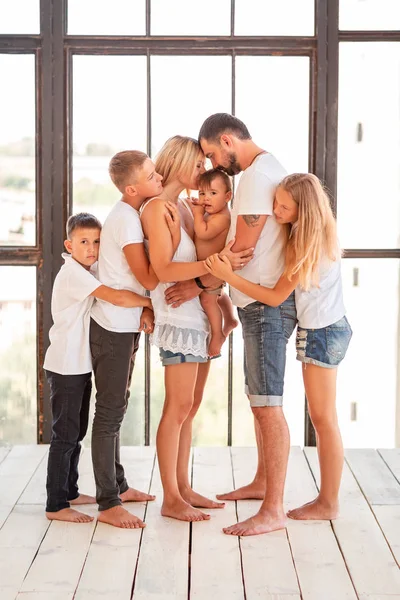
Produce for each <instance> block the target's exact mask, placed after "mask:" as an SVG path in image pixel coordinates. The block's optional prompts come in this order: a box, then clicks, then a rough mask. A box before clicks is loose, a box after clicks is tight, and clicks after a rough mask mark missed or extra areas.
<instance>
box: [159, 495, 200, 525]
mask: <svg viewBox="0 0 400 600" xmlns="http://www.w3.org/2000/svg"><path fill="white" fill-rule="evenodd" d="M161 514H162V516H163V517H171V518H172V519H178V521H208V519H209V518H210V515H207V514H206V513H203V512H201V510H198V509H197V508H193V506H190V504H188V503H187V502H185V501H184V500H178V501H175V502H173V503H171V504H166V503H165V501H164V503H163V505H162V507H161Z"/></svg>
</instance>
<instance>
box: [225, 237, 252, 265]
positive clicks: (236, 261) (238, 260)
mask: <svg viewBox="0 0 400 600" xmlns="http://www.w3.org/2000/svg"><path fill="white" fill-rule="evenodd" d="M234 243H235V239H233V240H231V241H230V242H229V244H227V245H226V246H225V248H224V249H223V250H221V252H220V253H219V256H220V258H222V257H227V258H228V259H229V262H230V263H231V265H232V269H233V270H234V271H237V270H238V269H243V267H244V266H245V265H247V263H248V262H250V261H251V259H252V258H253V255H254V248H247V250H240V251H239V252H232V250H231V248H232V246H233V244H234Z"/></svg>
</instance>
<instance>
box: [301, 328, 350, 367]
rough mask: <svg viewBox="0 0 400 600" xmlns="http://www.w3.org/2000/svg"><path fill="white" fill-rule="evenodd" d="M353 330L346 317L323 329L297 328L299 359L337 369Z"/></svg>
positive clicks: (303, 361)
mask: <svg viewBox="0 0 400 600" xmlns="http://www.w3.org/2000/svg"><path fill="white" fill-rule="evenodd" d="M352 335H353V332H352V330H351V327H350V324H349V322H348V320H347V319H346V317H343V318H342V319H340V320H339V321H337V322H336V323H333V324H332V325H328V327H322V328H321V329H304V328H303V327H298V328H297V335H296V352H297V356H296V358H297V360H299V361H300V362H302V363H309V364H311V365H317V366H319V367H325V368H326V369H336V367H337V366H338V365H339V364H340V363H341V362H342V360H343V359H344V357H345V355H346V352H347V348H348V347H349V344H350V340H351V336H352Z"/></svg>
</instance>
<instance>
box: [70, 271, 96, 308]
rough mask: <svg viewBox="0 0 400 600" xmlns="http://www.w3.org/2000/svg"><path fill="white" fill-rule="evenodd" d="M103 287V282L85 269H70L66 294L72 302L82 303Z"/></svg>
mask: <svg viewBox="0 0 400 600" xmlns="http://www.w3.org/2000/svg"><path fill="white" fill-rule="evenodd" d="M100 286H101V282H100V281H99V280H98V279H96V277H94V276H93V275H92V274H91V273H90V271H87V270H86V269H85V268H84V267H81V266H80V265H76V267H75V268H74V269H70V271H69V273H68V278H67V281H66V293H67V294H68V295H69V297H70V298H71V299H72V300H75V301H76V302H82V301H83V300H85V299H86V298H87V297H88V296H90V294H92V293H93V292H94V290H97V288H98V287H100Z"/></svg>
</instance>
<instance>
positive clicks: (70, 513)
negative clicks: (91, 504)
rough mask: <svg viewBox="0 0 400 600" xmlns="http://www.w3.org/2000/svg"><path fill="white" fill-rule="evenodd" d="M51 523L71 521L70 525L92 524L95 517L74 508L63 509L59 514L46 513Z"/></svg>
mask: <svg viewBox="0 0 400 600" xmlns="http://www.w3.org/2000/svg"><path fill="white" fill-rule="evenodd" d="M46 517H47V518H48V519H49V521H69V522H70V523H90V522H91V521H93V517H90V516H89V515H85V513H81V512H79V511H78V510H74V509H73V508H63V509H61V510H58V511H57V512H46Z"/></svg>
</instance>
